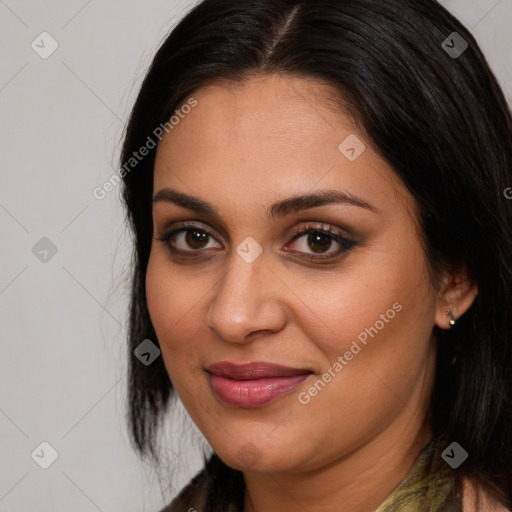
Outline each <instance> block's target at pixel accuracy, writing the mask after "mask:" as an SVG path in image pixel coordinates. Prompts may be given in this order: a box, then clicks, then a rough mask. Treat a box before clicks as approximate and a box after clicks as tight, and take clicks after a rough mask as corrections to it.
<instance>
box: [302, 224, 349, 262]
mask: <svg viewBox="0 0 512 512" xmlns="http://www.w3.org/2000/svg"><path fill="white" fill-rule="evenodd" d="M293 242H295V244H296V245H297V246H298V249H297V252H302V253H306V254H309V255H311V256H313V255H314V254H328V255H330V256H333V255H337V254H340V253H342V252H344V251H346V250H348V249H350V248H351V247H352V246H353V245H354V243H353V242H352V241H351V240H348V239H347V238H345V237H344V236H342V235H340V234H338V233H334V232H332V231H330V230H324V229H316V228H308V229H306V230H304V231H302V232H300V233H298V234H297V235H295V237H294V238H293V240H292V243H293ZM333 243H335V244H337V245H338V249H336V250H334V251H329V249H332V247H333ZM309 251H311V252H309ZM292 252H295V250H292ZM313 257H315V256H313ZM319 257H322V256H319Z"/></svg>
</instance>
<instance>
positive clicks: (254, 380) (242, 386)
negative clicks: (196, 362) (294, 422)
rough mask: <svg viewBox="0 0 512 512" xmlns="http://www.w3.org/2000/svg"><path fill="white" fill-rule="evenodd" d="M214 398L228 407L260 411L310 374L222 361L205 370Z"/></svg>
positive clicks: (304, 370)
mask: <svg viewBox="0 0 512 512" xmlns="http://www.w3.org/2000/svg"><path fill="white" fill-rule="evenodd" d="M206 371H207V373H208V376H209V382H210V387H211V389H212V391H213V393H214V395H215V396H216V397H217V398H218V399H219V400H221V401H222V402H224V403H225V404H227V405H232V406H235V407H248V408H253V407H260V406H262V405H265V404H267V403H269V402H272V401H274V400H277V399H278V398H281V397H282V396H284V395H285V394H287V393H289V392H290V391H292V390H294V389H295V388H297V386H299V385H300V384H302V382H304V381H305V380H306V379H307V378H308V377H309V376H310V375H312V374H313V372H312V371H311V370H308V369H300V368H290V367H286V366H280V365H277V364H274V363H267V362H264V361H256V362H253V363H248V364H240V365H239V364H235V363H231V362H229V361H221V362H218V363H215V364H212V365H210V366H208V367H207V368H206Z"/></svg>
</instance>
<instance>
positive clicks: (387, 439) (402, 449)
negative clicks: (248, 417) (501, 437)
mask: <svg viewBox="0 0 512 512" xmlns="http://www.w3.org/2000/svg"><path fill="white" fill-rule="evenodd" d="M404 420H405V422H404V423H403V424H402V426H401V428H400V430H399V435H397V432H396V430H393V431H392V432H383V433H381V434H380V435H379V436H378V437H376V438H374V439H372V440H371V441H370V442H368V443H366V444H365V445H364V446H361V447H359V448H358V449H356V450H354V451H353V452H351V453H350V454H348V455H345V456H342V457H340V458H339V459H338V460H336V461H334V462H333V463H331V464H329V465H328V466H326V467H322V468H318V469H317V470H314V471H309V472H307V473H300V472H294V473H273V474H270V473H264V474H261V473H244V479H245V484H246V492H245V501H244V509H243V510H244V512H292V511H293V512H296V511H297V510H307V511H308V512H320V511H321V512H339V510H340V503H342V504H343V511H344V512H370V511H374V510H376V509H377V508H378V507H379V505H380V504H381V503H382V502H383V501H384V500H385V499H386V497H387V496H388V495H389V494H390V493H391V492H392V491H393V489H394V488H395V487H396V486H397V485H398V484H399V483H400V482H401V480H402V479H403V478H404V477H405V476H406V475H407V473H408V472H409V470H410V468H411V467H412V465H413V464H414V461H415V460H416V458H417V457H418V455H419V453H420V451H421V450H422V449H423V447H424V446H425V445H426V444H427V443H428V441H429V440H430V439H431V434H430V431H429V429H426V428H421V427H420V425H418V424H417V425H414V426H413V425H411V416H410V414H409V415H408V416H407V415H406V418H404ZM415 421H419V419H416V420H415ZM395 427H396V424H395ZM414 427H416V428H414ZM411 432H413V434H412V435H411Z"/></svg>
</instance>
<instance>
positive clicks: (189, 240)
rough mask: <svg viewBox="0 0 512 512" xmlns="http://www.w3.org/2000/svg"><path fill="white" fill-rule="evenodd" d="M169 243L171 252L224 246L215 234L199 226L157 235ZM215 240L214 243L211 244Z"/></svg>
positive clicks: (189, 251)
mask: <svg viewBox="0 0 512 512" xmlns="http://www.w3.org/2000/svg"><path fill="white" fill-rule="evenodd" d="M157 239H158V240H160V241H162V242H163V243H165V245H167V247H168V248H169V251H170V252H171V253H183V254H185V253H190V254H192V253H194V252H198V253H199V252H200V251H201V250H202V249H211V248H222V246H221V245H220V244H218V243H217V242H216V241H215V239H214V237H213V235H211V234H210V233H208V232H207V231H205V230H203V229H198V228H181V229H175V230H173V231H170V232H169V233H165V234H163V235H161V236H158V237H157ZM211 242H214V244H213V245H209V244H210V243H211Z"/></svg>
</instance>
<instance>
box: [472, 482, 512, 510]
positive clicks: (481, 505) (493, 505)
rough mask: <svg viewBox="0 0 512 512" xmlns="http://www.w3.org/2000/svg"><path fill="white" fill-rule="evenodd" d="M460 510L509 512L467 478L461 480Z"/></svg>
mask: <svg viewBox="0 0 512 512" xmlns="http://www.w3.org/2000/svg"><path fill="white" fill-rule="evenodd" d="M462 512H511V509H508V508H506V507H505V506H504V505H502V504H501V503H499V502H498V501H496V499H495V498H493V497H492V496H491V494H490V493H489V492H487V491H486V490H484V489H482V488H481V487H479V486H477V485H476V484H475V483H473V482H472V481H471V480H469V479H468V478H464V479H463V480H462Z"/></svg>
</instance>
